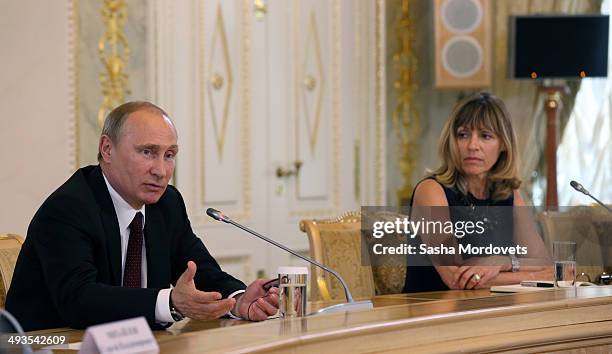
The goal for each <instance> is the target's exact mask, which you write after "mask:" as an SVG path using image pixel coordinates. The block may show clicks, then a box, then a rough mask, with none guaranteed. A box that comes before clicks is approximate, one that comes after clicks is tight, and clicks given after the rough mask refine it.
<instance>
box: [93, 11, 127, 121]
mask: <svg viewBox="0 0 612 354" xmlns="http://www.w3.org/2000/svg"><path fill="white" fill-rule="evenodd" d="M100 13H101V15H102V21H103V22H104V25H105V26H106V31H105V32H104V34H102V37H100V40H99V41H98V54H99V56H100V61H102V64H103V66H104V71H103V72H102V73H100V86H101V87H102V95H103V99H102V104H101V105H100V109H99V110H98V125H99V127H100V128H101V127H102V125H103V124H104V118H105V116H106V114H107V112H108V111H110V110H111V109H112V108H113V107H114V106H116V105H118V104H121V103H123V102H124V101H125V96H126V95H127V94H129V90H128V88H127V87H128V74H127V73H126V72H125V69H126V67H127V63H128V59H129V56H130V49H129V46H128V41H127V37H126V35H125V28H124V26H125V23H126V22H127V16H128V14H127V4H126V2H125V0H104V4H103V6H102V10H101V11H100Z"/></svg>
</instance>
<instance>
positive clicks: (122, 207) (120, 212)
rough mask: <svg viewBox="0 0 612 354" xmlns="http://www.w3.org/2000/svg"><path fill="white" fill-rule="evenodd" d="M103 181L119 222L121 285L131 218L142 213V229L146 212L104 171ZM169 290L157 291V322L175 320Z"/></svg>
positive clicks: (144, 280)
mask: <svg viewBox="0 0 612 354" xmlns="http://www.w3.org/2000/svg"><path fill="white" fill-rule="evenodd" d="M102 176H104V182H106V187H107V188H108V192H109V193H110V196H111V199H112V200H113V206H114V207H115V213H116V214H117V221H118V222H119V233H120V234H121V285H123V271H124V268H125V255H126V253H127V247H128V241H129V240H130V224H131V223H132V220H134V216H136V213H138V212H141V213H142V227H143V229H144V225H145V224H146V219H147V218H146V214H145V206H144V205H143V206H142V208H140V209H138V210H136V209H134V208H132V206H131V205H130V204H128V202H126V201H125V199H123V197H121V196H120V195H119V193H117V191H116V190H115V189H114V188H113V186H111V185H110V183H108V179H106V176H105V175H104V173H102ZM145 242H146V240H145V239H144V238H143V240H142V264H141V268H140V269H141V275H140V284H141V286H142V287H143V288H146V287H147V252H146V247H145ZM170 290H172V288H168V289H161V290H160V291H159V293H157V301H156V302H155V320H156V321H157V322H159V323H173V322H176V321H174V319H173V318H172V314H171V313H170ZM242 293H244V290H237V291H234V292H233V293H232V294H230V296H228V298H232V297H234V296H236V295H239V294H242ZM228 315H229V316H230V317H232V318H240V317H236V316H234V314H232V312H231V311H230V312H228Z"/></svg>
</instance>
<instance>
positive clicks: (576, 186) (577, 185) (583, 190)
mask: <svg viewBox="0 0 612 354" xmlns="http://www.w3.org/2000/svg"><path fill="white" fill-rule="evenodd" d="M570 186H572V188H574V189H575V190H577V191H578V192H580V193H582V194H584V195H588V196H589V197H591V199H593V200H594V201H596V202H597V203H599V205H601V206H602V207H604V208H606V210H608V211H609V212H611V213H612V209H610V208H608V206H607V205H605V204H604V203H602V202H601V201H599V199H597V198H595V197H594V196H593V195H591V193H589V191H588V190H586V188H584V187H583V186H582V184H580V183H578V182H576V181H571V182H570Z"/></svg>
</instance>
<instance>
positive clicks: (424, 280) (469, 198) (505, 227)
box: [403, 177, 514, 293]
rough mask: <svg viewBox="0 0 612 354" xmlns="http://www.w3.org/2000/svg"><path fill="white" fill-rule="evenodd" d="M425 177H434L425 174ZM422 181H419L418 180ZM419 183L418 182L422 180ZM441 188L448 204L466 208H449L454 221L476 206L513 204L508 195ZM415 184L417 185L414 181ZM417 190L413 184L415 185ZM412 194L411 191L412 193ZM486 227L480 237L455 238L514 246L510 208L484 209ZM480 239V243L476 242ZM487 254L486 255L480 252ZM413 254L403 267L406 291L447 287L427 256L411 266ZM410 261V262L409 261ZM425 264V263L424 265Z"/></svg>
mask: <svg viewBox="0 0 612 354" xmlns="http://www.w3.org/2000/svg"><path fill="white" fill-rule="evenodd" d="M426 179H433V180H434V181H435V178H433V177H428V178H426ZM421 182H422V181H421ZM421 182H419V183H421ZM436 182H437V181H436ZM440 185H441V186H442V188H443V189H444V194H445V195H446V200H447V201H448V205H449V206H450V207H453V206H458V207H467V208H450V209H449V213H450V218H451V221H452V222H453V223H455V222H456V221H458V220H469V219H470V216H468V215H465V213H466V212H467V211H469V210H470V209H471V208H474V207H476V209H478V210H479V211H482V209H483V208H478V207H487V206H508V207H511V206H513V205H514V196H513V195H512V196H510V197H509V198H507V199H504V200H499V201H494V200H492V199H490V198H488V199H484V200H483V199H477V198H476V197H474V196H473V195H472V194H471V193H468V195H465V194H463V193H461V191H459V190H458V189H456V188H447V187H445V186H444V185H442V184H440ZM417 186H418V184H417ZM415 190H416V187H415ZM412 195H413V196H414V191H413V192H412ZM412 203H413V200H412V198H411V200H410V207H412ZM486 219H487V227H485V231H484V233H483V234H482V235H481V236H482V237H478V238H473V237H472V238H470V239H469V241H467V237H464V238H457V242H458V243H459V244H462V243H467V242H469V243H470V244H472V245H473V246H488V245H489V244H491V243H493V244H494V245H495V246H512V245H513V230H514V229H513V216H512V211H511V210H510V208H490V209H489V208H487V214H486ZM414 240H415V241H416V242H417V243H421V240H420V237H418V236H417V237H416V238H415V239H414ZM478 240H481V242H482V244H479V241H478ZM481 256H486V255H481ZM413 257H415V255H411V256H409V258H408V266H407V269H406V280H405V283H404V290H403V292H405V293H414V292H423V291H439V290H449V288H448V287H447V286H446V284H445V283H444V282H443V281H442V278H440V274H438V271H437V270H436V268H434V266H433V265H431V262H430V261H429V257H428V256H427V255H422V256H417V257H422V258H420V259H419V261H418V264H419V265H418V266H417V265H414V264H415V263H417V262H415V260H414V258H413ZM411 263H412V264H411ZM424 264H428V265H424Z"/></svg>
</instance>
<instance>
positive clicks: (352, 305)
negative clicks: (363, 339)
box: [206, 208, 374, 315]
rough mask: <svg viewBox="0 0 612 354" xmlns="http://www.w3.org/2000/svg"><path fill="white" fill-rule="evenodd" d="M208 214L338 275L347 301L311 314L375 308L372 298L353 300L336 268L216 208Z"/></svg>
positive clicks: (337, 277)
mask: <svg viewBox="0 0 612 354" xmlns="http://www.w3.org/2000/svg"><path fill="white" fill-rule="evenodd" d="M206 214H208V216H210V217H211V218H213V219H215V220H218V221H223V222H225V223H228V224H231V225H233V226H235V227H237V228H239V229H241V230H243V231H246V232H248V233H250V234H251V235H254V236H257V237H259V238H260V239H262V240H264V241H266V242H268V243H271V244H273V245H274V246H276V247H278V248H280V249H282V250H284V251H287V252H289V253H291V254H292V255H294V256H296V257H298V258H300V259H302V260H304V261H306V262H308V263H310V264H312V265H315V266H317V267H319V268H321V269H323V270H324V271H326V272H329V273H331V274H332V275H333V276H335V277H336V279H338V280H339V281H340V284H342V288H343V289H344V295H345V296H346V301H347V302H346V303H342V304H336V305H332V306H328V307H324V308H322V309H319V310H317V311H316V312H313V313H310V314H309V315H318V314H323V313H332V312H345V311H355V310H369V309H372V308H374V306H373V305H372V301H370V300H364V301H355V300H353V296H352V295H351V292H350V290H349V288H348V285H347V284H346V282H345V281H344V279H342V276H340V274H339V273H338V272H336V271H335V270H333V269H331V268H329V267H326V266H324V265H323V264H321V263H319V262H317V261H315V260H313V259H310V258H308V257H305V256H302V255H301V254H299V253H297V252H295V251H294V250H292V249H290V248H288V247H286V246H284V245H282V244H280V243H278V242H276V241H274V240H272V239H269V238H267V237H266V236H264V235H262V234H260V233H258V232H256V231H253V230H251V229H249V228H248V227H246V226H244V225H241V224H239V223H237V222H235V221H234V220H232V219H230V218H228V217H227V216H225V215H223V214H222V213H221V212H220V211H218V210H215V209H213V208H208V210H206Z"/></svg>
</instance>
